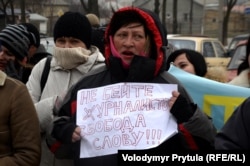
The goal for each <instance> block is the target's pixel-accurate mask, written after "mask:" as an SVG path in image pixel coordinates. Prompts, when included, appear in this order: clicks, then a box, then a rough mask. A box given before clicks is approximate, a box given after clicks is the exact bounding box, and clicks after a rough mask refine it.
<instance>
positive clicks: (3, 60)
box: [0, 46, 16, 71]
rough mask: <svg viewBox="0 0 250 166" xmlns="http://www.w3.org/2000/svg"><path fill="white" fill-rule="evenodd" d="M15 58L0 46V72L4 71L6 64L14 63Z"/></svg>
mask: <svg viewBox="0 0 250 166" xmlns="http://www.w3.org/2000/svg"><path fill="white" fill-rule="evenodd" d="M15 59H16V57H15V56H14V54H13V53H11V52H10V51H9V50H8V49H7V48H6V47H4V46H0V70H2V71H5V69H6V67H7V65H8V63H9V62H10V61H14V60H15Z"/></svg>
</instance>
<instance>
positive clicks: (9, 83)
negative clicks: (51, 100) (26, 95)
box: [4, 77, 26, 90]
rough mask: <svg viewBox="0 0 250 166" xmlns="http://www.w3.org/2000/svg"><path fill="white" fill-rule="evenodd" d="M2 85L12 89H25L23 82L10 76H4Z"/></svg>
mask: <svg viewBox="0 0 250 166" xmlns="http://www.w3.org/2000/svg"><path fill="white" fill-rule="evenodd" d="M4 86H5V87H11V89H12V90H14V89H15V88H18V89H19V88H20V89H26V85H25V84H24V83H23V82H21V81H20V80H17V79H15V78H12V77H6V80H5V85H4Z"/></svg>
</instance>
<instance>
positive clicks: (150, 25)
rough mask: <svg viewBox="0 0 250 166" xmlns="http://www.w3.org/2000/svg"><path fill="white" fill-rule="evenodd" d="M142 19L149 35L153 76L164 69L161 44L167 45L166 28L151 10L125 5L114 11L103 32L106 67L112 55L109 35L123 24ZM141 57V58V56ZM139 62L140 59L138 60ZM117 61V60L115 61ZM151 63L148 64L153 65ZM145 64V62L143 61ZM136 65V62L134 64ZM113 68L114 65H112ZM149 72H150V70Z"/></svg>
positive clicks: (110, 61)
mask: <svg viewBox="0 0 250 166" xmlns="http://www.w3.org/2000/svg"><path fill="white" fill-rule="evenodd" d="M138 20H140V22H142V21H141V20H143V22H142V23H143V24H144V27H145V30H146V32H147V33H148V34H150V37H151V43H150V44H151V51H150V58H148V59H151V60H154V62H152V63H154V69H152V70H153V72H152V73H153V77H154V76H156V75H158V74H159V73H160V72H162V71H164V70H165V55H164V49H163V47H162V46H166V45H167V39H166V30H165V29H164V27H163V25H162V24H161V22H160V20H159V17H158V16H157V15H155V14H154V13H153V12H152V11H149V10H147V9H141V8H134V7H125V8H122V9H120V10H118V11H117V12H115V13H114V15H113V17H112V18H111V21H110V24H109V25H108V27H107V29H106V32H105V41H106V45H105V57H106V64H107V66H108V67H110V66H112V64H111V63H112V60H111V59H112V58H113V57H114V56H112V53H111V47H110V39H109V36H113V35H114V34H115V32H116V31H117V30H118V29H119V28H120V27H122V26H123V25H125V24H129V23H132V22H135V21H138ZM141 59H142V58H141ZM139 61H140V62H141V60H139ZM115 63H117V61H116V62H115ZM152 63H151V65H150V66H153V65H152ZM145 64H146V63H145ZM136 65H138V64H136ZM113 68H114V66H113ZM150 73H151V72H150Z"/></svg>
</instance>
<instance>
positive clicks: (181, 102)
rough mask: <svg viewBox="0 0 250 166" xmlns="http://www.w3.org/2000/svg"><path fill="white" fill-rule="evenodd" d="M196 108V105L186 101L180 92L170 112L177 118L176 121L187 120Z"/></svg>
mask: <svg viewBox="0 0 250 166" xmlns="http://www.w3.org/2000/svg"><path fill="white" fill-rule="evenodd" d="M196 109H197V105H196V104H194V103H188V102H187V99H186V98H185V97H183V96H182V95H181V94H180V95H179V96H178V98H177V100H176V101H175V103H174V105H173V106H172V108H171V110H170V112H171V113H172V114H173V115H174V117H175V118H176V119H177V123H178V124H180V123H183V122H187V121H188V120H189V118H191V117H192V116H193V114H194V112H195V111H196Z"/></svg>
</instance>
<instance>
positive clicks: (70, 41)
mask: <svg viewBox="0 0 250 166" xmlns="http://www.w3.org/2000/svg"><path fill="white" fill-rule="evenodd" d="M55 45H56V46H57V47H60V48H75V47H82V48H86V45H85V43H83V42H82V41H81V40H79V39H77V38H74V37H59V38H57V39H56V43H55ZM86 49H87V48H86Z"/></svg>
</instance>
